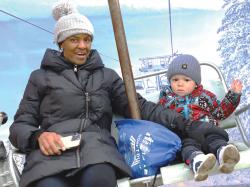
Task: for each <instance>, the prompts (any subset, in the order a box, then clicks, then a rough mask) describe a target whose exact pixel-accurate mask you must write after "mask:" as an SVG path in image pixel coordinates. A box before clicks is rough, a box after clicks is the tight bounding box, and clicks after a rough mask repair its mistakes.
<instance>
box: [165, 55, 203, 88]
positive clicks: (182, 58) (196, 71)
mask: <svg viewBox="0 0 250 187" xmlns="http://www.w3.org/2000/svg"><path fill="white" fill-rule="evenodd" d="M177 74H181V75H185V76H187V77H189V78H191V79H192V80H193V81H194V82H196V84H200V83H201V67H200V64H199V62H198V60H197V59H196V58H195V57H193V56H192V55H186V54H183V55H179V56H177V57H176V58H174V59H173V60H172V62H171V63H170V65H169V67H168V72H167V76H168V81H169V82H170V79H171V77H173V76H174V75H177Z"/></svg>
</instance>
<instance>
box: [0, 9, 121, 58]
mask: <svg viewBox="0 0 250 187" xmlns="http://www.w3.org/2000/svg"><path fill="white" fill-rule="evenodd" d="M0 12H2V13H4V14H7V15H8V16H11V17H13V18H16V19H18V20H20V21H22V22H25V23H27V24H29V25H32V26H33V27H36V28H38V29H41V30H43V31H45V32H47V33H50V34H54V33H53V32H51V31H49V30H47V29H45V28H43V27H41V26H39V25H36V24H34V23H31V22H29V21H27V20H24V19H22V18H20V17H18V16H15V15H13V14H11V13H9V12H6V11H4V10H1V9H0ZM99 53H100V55H102V56H104V57H106V58H109V59H112V60H114V61H118V60H117V59H115V58H113V57H110V56H108V55H104V54H102V53H101V52H99Z"/></svg>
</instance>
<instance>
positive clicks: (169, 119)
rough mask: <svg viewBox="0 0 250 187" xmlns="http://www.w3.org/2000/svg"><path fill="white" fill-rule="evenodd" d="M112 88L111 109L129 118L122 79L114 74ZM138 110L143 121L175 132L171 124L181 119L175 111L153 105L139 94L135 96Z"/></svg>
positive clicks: (159, 105)
mask: <svg viewBox="0 0 250 187" xmlns="http://www.w3.org/2000/svg"><path fill="white" fill-rule="evenodd" d="M113 77H114V79H113V86H112V96H111V99H112V107H113V111H114V112H115V113H118V114H119V115H123V116H125V117H127V118H130V117H131V115H130V112H129V107H128V99H127V96H126V92H125V86H124V83H123V81H122V79H121V78H120V77H119V76H118V75H117V74H115V76H113ZM137 97H138V104H139V109H140V111H141V117H142V119H143V120H149V121H153V122H156V123H159V124H162V125H164V126H166V127H167V128H169V129H170V130H175V127H174V125H173V124H172V123H173V122H174V120H175V119H176V118H177V117H180V118H183V117H182V116H181V114H178V113H177V112H175V111H172V110H169V109H164V108H163V106H162V105H161V104H155V103H153V102H150V101H147V100H146V99H145V98H143V97H142V96H141V95H140V94H137Z"/></svg>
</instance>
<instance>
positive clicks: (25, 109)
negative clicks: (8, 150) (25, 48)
mask: <svg viewBox="0 0 250 187" xmlns="http://www.w3.org/2000/svg"><path fill="white" fill-rule="evenodd" d="M40 74H41V71H34V72H32V74H31V75H30V78H29V81H28V84H27V86H26V88H25V91H24V94H23V98H22V100H21V102H20V104H19V108H18V110H17V112H16V114H15V116H14V122H13V123H12V125H11V126H10V135H9V140H10V142H11V143H12V144H13V145H14V146H15V147H16V148H18V149H19V150H21V151H22V152H28V151H29V150H30V149H31V144H32V142H30V139H31V138H30V137H31V135H32V134H33V133H35V132H36V131H38V130H39V107H40V102H41V99H42V93H41V92H40V91H39V90H40V89H39V85H41V82H43V81H42V76H40ZM38 83H39V84H38Z"/></svg>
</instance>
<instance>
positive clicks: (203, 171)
mask: <svg viewBox="0 0 250 187" xmlns="http://www.w3.org/2000/svg"><path fill="white" fill-rule="evenodd" d="M207 156H208V157H207V159H206V160H205V161H204V162H203V163H202V164H201V165H200V167H199V169H198V170H197V172H196V173H195V176H194V180H195V181H203V180H206V179H207V178H208V173H209V172H210V171H211V170H212V169H213V168H214V166H215V164H216V158H215V156H214V155H213V154H208V155H207Z"/></svg>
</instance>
